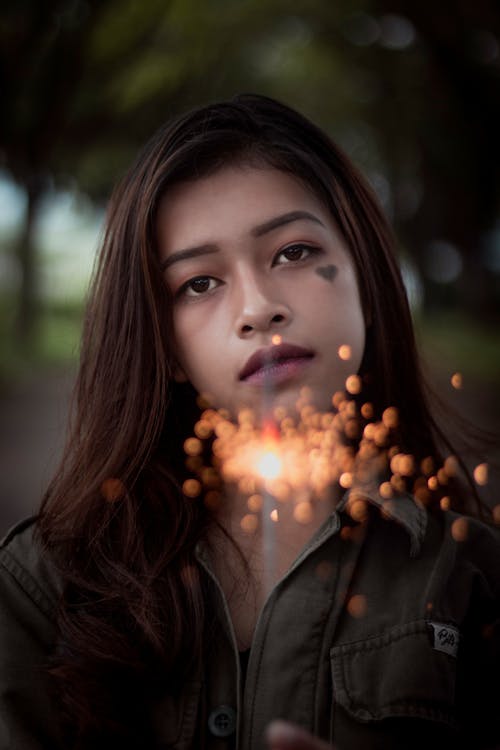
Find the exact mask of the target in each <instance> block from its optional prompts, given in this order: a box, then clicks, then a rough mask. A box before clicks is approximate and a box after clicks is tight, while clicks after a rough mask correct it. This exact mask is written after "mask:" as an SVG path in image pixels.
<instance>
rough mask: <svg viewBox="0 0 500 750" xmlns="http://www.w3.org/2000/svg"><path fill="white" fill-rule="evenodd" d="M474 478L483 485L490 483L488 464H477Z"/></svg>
mask: <svg viewBox="0 0 500 750" xmlns="http://www.w3.org/2000/svg"><path fill="white" fill-rule="evenodd" d="M474 480H475V481H476V484H479V485H480V486H481V487H484V485H485V484H488V464H479V465H478V466H476V468H475V469H474Z"/></svg>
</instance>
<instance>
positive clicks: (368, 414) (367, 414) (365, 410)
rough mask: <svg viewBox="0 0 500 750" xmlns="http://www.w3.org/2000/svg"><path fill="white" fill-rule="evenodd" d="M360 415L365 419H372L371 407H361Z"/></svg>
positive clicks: (368, 405)
mask: <svg viewBox="0 0 500 750" xmlns="http://www.w3.org/2000/svg"><path fill="white" fill-rule="evenodd" d="M361 414H362V416H363V417H364V418H365V419H372V417H373V405H372V404H369V403H366V404H363V406H362V407H361Z"/></svg>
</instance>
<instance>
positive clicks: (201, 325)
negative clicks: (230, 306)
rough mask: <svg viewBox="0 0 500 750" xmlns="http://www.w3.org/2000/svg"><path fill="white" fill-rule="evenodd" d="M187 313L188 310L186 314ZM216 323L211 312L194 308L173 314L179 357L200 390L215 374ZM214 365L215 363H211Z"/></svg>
mask: <svg viewBox="0 0 500 750" xmlns="http://www.w3.org/2000/svg"><path fill="white" fill-rule="evenodd" d="M183 313H185V314H183ZM215 327H216V326H215V325H214V323H213V320H211V318H210V316H209V317H208V319H207V315H206V314H199V313H198V311H195V310H185V311H181V312H180V314H178V315H177V317H176V318H174V335H175V341H176V358H177V361H178V363H179V365H180V367H181V368H182V370H183V371H184V374H185V375H186V377H187V379H188V380H189V381H190V382H191V384H192V385H193V386H194V387H195V388H196V389H197V390H203V389H204V388H205V387H206V386H207V381H208V380H209V379H210V376H211V375H212V374H213V369H214V367H213V365H214V363H217V362H218V361H220V357H218V355H217V351H216V348H217V341H218V340H220V337H218V336H217V335H216V331H214V328H215ZM211 365H212V366H211Z"/></svg>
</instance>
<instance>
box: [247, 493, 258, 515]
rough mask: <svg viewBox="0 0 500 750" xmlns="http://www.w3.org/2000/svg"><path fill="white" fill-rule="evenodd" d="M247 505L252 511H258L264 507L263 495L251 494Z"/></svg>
mask: <svg viewBox="0 0 500 750" xmlns="http://www.w3.org/2000/svg"><path fill="white" fill-rule="evenodd" d="M247 505H248V510H251V511H252V513H258V511H259V510H260V509H261V508H262V495H250V497H249V498H248V500H247Z"/></svg>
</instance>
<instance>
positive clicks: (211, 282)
mask: <svg viewBox="0 0 500 750" xmlns="http://www.w3.org/2000/svg"><path fill="white" fill-rule="evenodd" d="M219 284H220V282H219V281H218V280H217V279H214V278H213V276H195V278H194V279H189V281H186V283H185V284H183V285H182V286H181V288H180V289H179V291H178V292H177V297H203V295H205V294H207V292H211V291H213V290H214V289H216V288H217V286H219Z"/></svg>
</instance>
